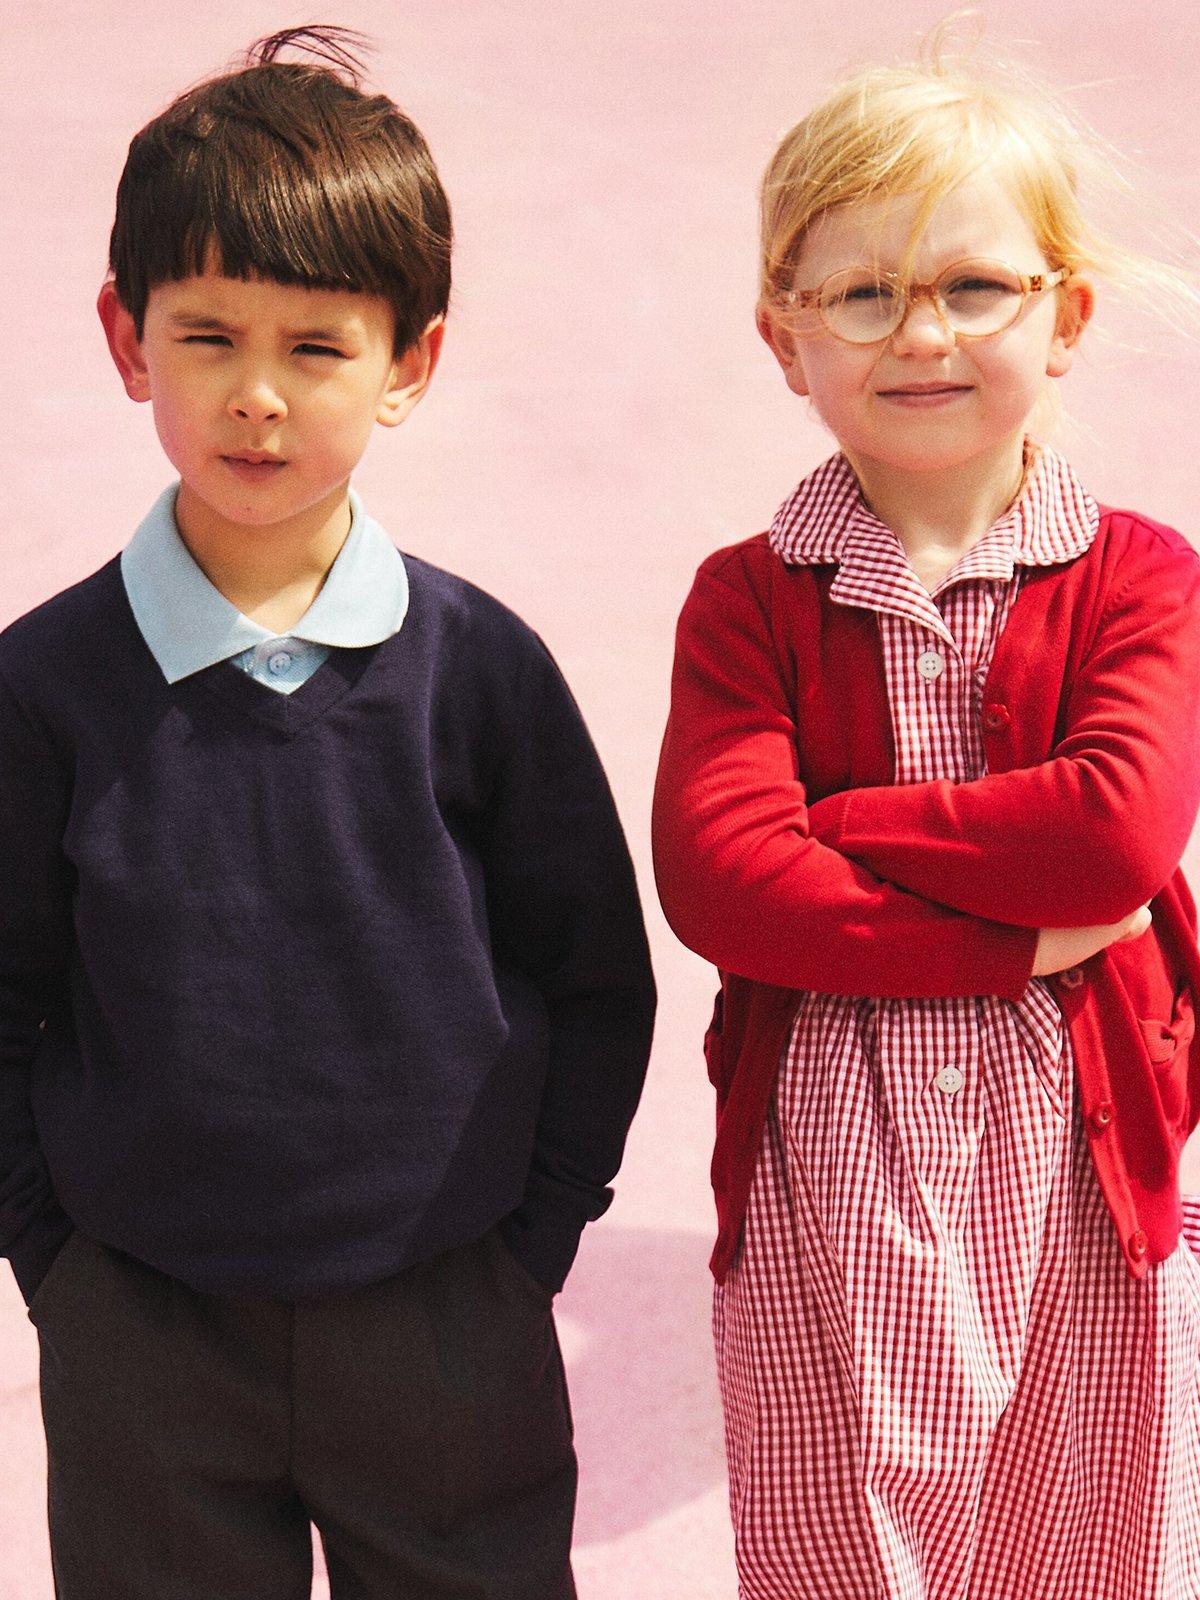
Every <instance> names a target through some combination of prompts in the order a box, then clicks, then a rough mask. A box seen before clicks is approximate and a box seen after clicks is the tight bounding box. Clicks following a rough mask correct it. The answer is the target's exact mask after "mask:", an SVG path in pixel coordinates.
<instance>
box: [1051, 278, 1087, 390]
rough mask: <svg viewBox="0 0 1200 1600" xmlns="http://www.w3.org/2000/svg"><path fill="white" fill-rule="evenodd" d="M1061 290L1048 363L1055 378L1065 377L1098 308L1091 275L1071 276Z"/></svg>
mask: <svg viewBox="0 0 1200 1600" xmlns="http://www.w3.org/2000/svg"><path fill="white" fill-rule="evenodd" d="M1061 290H1062V293H1061V297H1060V302H1059V307H1058V321H1057V323H1056V324H1055V328H1054V338H1053V339H1052V340H1051V342H1050V354H1049V357H1048V359H1047V362H1046V372H1047V373H1048V375H1049V376H1050V377H1052V378H1061V377H1062V375H1063V373H1064V372H1068V371H1070V368H1071V363H1072V362H1073V361H1074V359H1075V346H1076V345H1077V344H1078V342H1079V336H1080V334H1082V332H1083V330H1084V328H1086V327H1087V325H1088V323H1089V322H1090V321H1091V319H1092V312H1093V311H1094V310H1095V309H1096V291H1095V287H1094V286H1093V284H1092V280H1091V279H1090V278H1083V277H1074V276H1073V277H1070V278H1068V279H1067V280H1066V282H1065V283H1064V284H1062V286H1061Z"/></svg>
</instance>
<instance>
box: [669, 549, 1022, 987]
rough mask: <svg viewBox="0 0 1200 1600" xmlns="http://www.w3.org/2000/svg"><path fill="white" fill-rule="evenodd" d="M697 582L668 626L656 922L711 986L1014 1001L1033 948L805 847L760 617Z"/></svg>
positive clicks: (790, 728)
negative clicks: (710, 969) (697, 961)
mask: <svg viewBox="0 0 1200 1600" xmlns="http://www.w3.org/2000/svg"><path fill="white" fill-rule="evenodd" d="M728 570H729V569H728V566H725V567H722V568H721V569H720V571H714V570H713V568H712V564H711V562H710V563H706V564H705V566H702V567H701V569H700V571H699V573H698V574H697V576H696V581H695V583H694V584H693V586H692V590H691V593H690V594H689V595H688V598H687V600H686V602H685V603H684V607H683V610H682V613H681V614H680V618H679V624H678V629H677V633H676V651H675V664H674V669H673V673H672V680H671V708H670V715H669V718H668V722H667V729H666V734H665V737H664V740H663V746H662V753H661V756H660V759H659V767H658V777H657V782H656V784H655V791H654V807H653V824H652V831H653V849H654V870H655V877H656V880H657V884H658V893H659V898H660V900H661V901H662V907H663V911H664V913H665V914H666V918H667V921H668V922H669V923H670V925H671V927H672V928H673V929H674V931H675V933H676V934H677V935H678V937H679V938H680V939H681V940H682V942H683V943H684V944H686V945H687V946H688V947H689V948H690V949H692V950H694V951H696V952H697V954H699V955H701V956H703V957H704V958H705V959H706V960H708V961H711V962H713V963H714V965H716V966H717V967H719V968H721V969H722V970H723V971H726V972H730V973H736V974H739V975H740V976H742V977H745V978H751V979H754V980H757V981H758V982H761V983H768V984H773V985H777V986H779V987H782V988H789V989H803V990H815V991H820V992H823V993H827V994H847V995H875V996H879V997H913V998H917V997H931V996H938V995H971V994H997V995H1002V996H1005V997H1007V998H1010V999H1014V1000H1015V999H1019V998H1020V996H1021V995H1022V993H1023V992H1024V990H1025V987H1026V984H1027V983H1028V981H1029V977H1030V974H1031V972H1032V969H1033V958H1034V952H1035V949H1036V943H1037V941H1036V936H1035V935H1031V934H1030V933H1029V932H1028V931H1027V930H1024V929H1020V928H1012V927H1002V926H1000V925H999V923H996V922H988V921H984V920H981V919H979V918H975V917H969V916H964V915H962V914H961V913H959V912H955V911H950V910H947V909H945V908H944V907H942V906H938V905H933V904H930V903H929V901H928V900H926V899H924V898H921V897H919V896H918V895H915V894H912V893H909V892H908V891H906V890H904V889H900V888H896V887H893V886H892V885H891V884H888V883H884V882H881V881H880V879H879V878H878V877H876V876H875V875H873V874H872V873H871V872H870V871H869V870H867V869H865V868H864V867H862V866H859V865H856V864H855V863H853V862H851V861H849V860H847V859H846V858H845V857H844V856H843V855H842V854H841V853H839V851H837V850H835V849H831V848H830V847H829V846H827V845H825V844H822V843H821V842H820V841H818V840H816V839H814V838H812V837H811V836H810V832H809V826H808V811H807V806H806V800H805V790H804V786H803V784H802V783H801V782H800V781H799V779H798V777H797V754H796V726H795V722H794V719H793V716H792V712H791V709H790V705H789V699H788V693H787V690H786V687H785V685H784V682H783V679H782V676H781V672H780V663H779V655H778V651H777V649H776V646H775V643H774V641H773V640H772V638H771V633H770V628H769V625H768V622H767V618H766V616H765V615H764V611H763V607H762V606H761V604H760V603H759V601H758V599H757V598H756V596H755V595H754V594H753V593H752V592H751V591H750V588H749V586H748V584H747V583H746V582H745V581H744V580H739V579H737V578H736V574H735V580H734V581H729V580H728V579H727V578H726V577H724V576H722V575H721V574H722V573H723V572H725V571H728Z"/></svg>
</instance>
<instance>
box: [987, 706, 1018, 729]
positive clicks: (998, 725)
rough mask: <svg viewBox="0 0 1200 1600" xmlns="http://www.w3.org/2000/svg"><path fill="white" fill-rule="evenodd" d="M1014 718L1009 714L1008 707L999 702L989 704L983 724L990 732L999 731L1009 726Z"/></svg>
mask: <svg viewBox="0 0 1200 1600" xmlns="http://www.w3.org/2000/svg"><path fill="white" fill-rule="evenodd" d="M1011 721H1012V718H1011V717H1010V716H1009V714H1008V707H1007V706H1002V705H1001V704H1000V703H999V702H997V703H996V704H995V705H991V706H988V707H987V708H986V709H985V711H984V713H983V725H984V727H985V728H986V729H987V730H988V732H989V733H999V732H1000V730H1001V729H1002V728H1007V727H1008V725H1009V723H1010V722H1011Z"/></svg>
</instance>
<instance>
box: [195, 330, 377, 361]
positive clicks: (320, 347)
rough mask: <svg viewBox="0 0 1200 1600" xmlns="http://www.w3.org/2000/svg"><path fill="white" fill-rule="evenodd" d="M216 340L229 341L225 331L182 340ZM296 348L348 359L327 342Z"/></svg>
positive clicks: (301, 345)
mask: <svg viewBox="0 0 1200 1600" xmlns="http://www.w3.org/2000/svg"><path fill="white" fill-rule="evenodd" d="M214 341H216V342H219V343H226V344H227V343H228V340H227V339H226V338H225V335H224V334H223V333H190V334H188V336H187V338H186V339H183V340H181V341H180V342H181V343H182V344H212V343H213V342H214ZM296 349H297V350H313V351H315V352H316V353H317V355H319V356H337V358H338V360H339V361H344V360H345V359H346V357H345V356H343V355H342V352H341V351H340V350H334V349H333V348H332V347H331V346H330V345H327V344H298V345H297V346H296Z"/></svg>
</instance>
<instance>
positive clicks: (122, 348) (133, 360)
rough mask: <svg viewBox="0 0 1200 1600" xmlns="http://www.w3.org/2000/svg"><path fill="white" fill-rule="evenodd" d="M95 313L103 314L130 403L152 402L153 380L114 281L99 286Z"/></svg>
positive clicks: (108, 337)
mask: <svg viewBox="0 0 1200 1600" xmlns="http://www.w3.org/2000/svg"><path fill="white" fill-rule="evenodd" d="M96 310H97V311H98V312H99V313H100V321H101V322H102V323H103V325H104V337H105V338H106V339H107V340H108V348H109V350H110V351H111V352H112V358H113V361H114V362H115V363H116V367H117V371H118V372H119V373H120V374H121V380H122V382H123V383H124V385H125V393H126V394H127V395H128V396H129V398H130V399H131V400H149V398H150V376H149V373H148V372H147V371H146V363H145V361H144V359H143V357H142V347H141V345H140V344H138V341H137V334H136V332H135V330H134V325H133V317H132V315H131V314H130V313H129V312H128V311H126V309H125V307H124V306H123V305H122V304H121V301H120V298H119V297H118V295H117V286H116V284H115V283H114V282H113V280H112V279H111V278H106V279H105V280H104V282H103V283H102V284H101V285H100V294H99V296H98V297H97V300H96Z"/></svg>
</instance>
